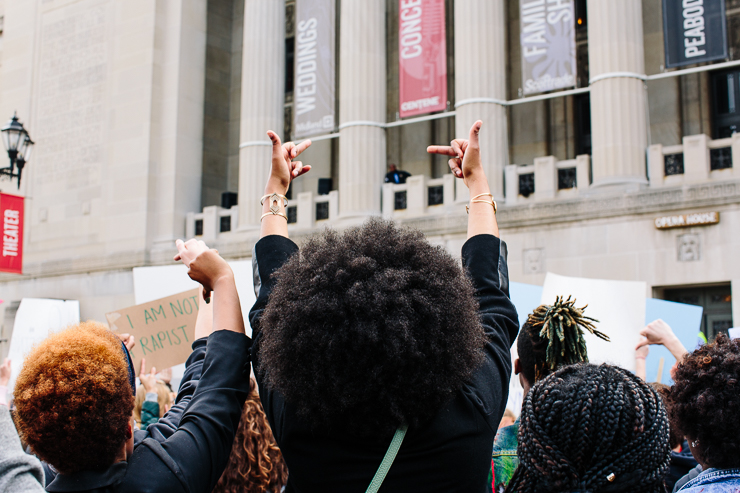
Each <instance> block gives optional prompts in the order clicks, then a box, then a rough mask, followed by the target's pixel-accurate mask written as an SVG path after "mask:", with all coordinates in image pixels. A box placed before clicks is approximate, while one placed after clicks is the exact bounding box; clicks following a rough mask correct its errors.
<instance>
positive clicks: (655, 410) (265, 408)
mask: <svg viewBox="0 0 740 493" xmlns="http://www.w3.org/2000/svg"><path fill="white" fill-rule="evenodd" d="M481 125H482V122H480V121H479V122H476V123H475V124H474V125H473V127H472V128H471V130H470V134H469V137H468V138H467V139H457V140H454V141H452V142H451V143H450V145H449V146H430V147H429V149H428V150H429V152H430V153H435V154H441V155H445V156H448V157H449V165H450V169H451V171H452V173H453V174H454V175H455V176H456V177H457V178H460V179H461V180H463V182H464V183H465V185H466V186H467V188H468V189H469V191H470V196H471V200H470V203H469V204H468V230H467V231H468V239H467V241H466V243H465V244H464V245H463V247H462V266H460V264H459V261H456V260H455V259H454V258H453V257H452V256H451V255H450V254H449V253H447V252H446V251H445V250H444V249H443V248H441V247H438V246H433V245H431V244H430V243H429V242H428V241H427V240H426V239H425V238H424V236H423V235H422V234H421V233H420V232H417V231H413V230H409V229H404V228H400V227H398V226H397V225H395V224H394V223H392V222H390V221H384V220H380V219H371V220H369V221H367V222H366V223H365V224H363V225H361V226H359V227H355V228H351V229H348V230H347V231H345V232H343V233H338V232H335V231H331V230H327V231H325V232H323V233H321V234H318V235H316V236H314V237H312V238H310V239H308V240H307V241H306V242H305V243H304V244H303V245H302V246H301V247H300V248H299V247H298V245H296V244H295V243H294V242H293V241H291V240H290V239H289V238H288V226H287V217H286V210H285V209H286V206H287V199H286V198H285V194H286V192H287V190H288V187H289V186H290V183H291V181H292V180H293V179H295V178H297V177H298V176H300V175H302V174H304V173H306V172H308V171H309V170H310V166H309V165H304V164H303V163H302V162H300V161H298V160H297V159H296V158H298V157H299V155H300V154H301V153H302V152H303V151H304V150H305V149H306V148H308V146H309V145H310V141H307V142H304V143H301V144H298V145H295V144H293V143H287V144H282V143H281V141H280V139H279V137H278V136H277V135H276V134H275V133H274V132H268V135H269V137H270V139H271V141H272V143H273V153H272V162H271V172H270V176H269V179H268V182H267V184H266V188H265V195H264V197H263V198H262V201H261V202H262V206H263V215H262V219H261V230H260V240H259V241H258V242H257V243H256V245H255V247H254V256H253V265H254V273H255V286H256V289H257V292H258V296H257V301H256V303H255V304H254V306H253V307H252V308H251V310H250V313H249V320H248V322H249V324H250V326H251V329H252V336H251V338H250V337H247V336H246V335H245V321H244V319H243V318H242V314H241V307H240V302H239V297H238V294H237V290H236V285H235V282H234V275H233V273H232V271H231V269H230V267H229V265H228V264H227V263H226V262H225V261H224V260H223V259H222V258H221V257H220V256H219V254H218V252H216V251H215V250H213V249H209V248H208V247H207V246H206V245H205V244H204V243H203V242H202V241H196V240H189V241H187V242H182V241H179V240H178V242H177V245H176V246H177V250H178V251H177V254H176V255H175V260H176V261H182V262H183V263H184V264H185V265H186V266H187V267H188V273H189V275H190V277H191V278H192V279H193V280H195V281H197V282H198V283H200V284H201V286H202V298H203V301H204V302H203V303H201V304H200V310H199V312H198V319H197V323H196V327H195V341H194V342H193V344H192V353H191V354H190V356H189V358H188V360H187V362H186V365H185V373H184V376H183V379H182V382H181V383H180V385H179V388H178V389H177V392H176V393H174V392H172V389H170V388H168V386H167V383H168V378H167V377H166V375H165V376H163V375H162V374H159V375H157V373H156V369H151V370H150V371H148V372H147V371H146V368H145V363H144V362H142V366H141V368H140V371H139V382H140V386H139V387H138V388H137V386H136V376H135V369H134V367H133V362H132V360H131V357H130V354H129V351H130V349H131V348H132V347H133V344H135V341H134V340H133V338H131V337H129V336H128V335H120V336H119V335H116V334H114V333H113V332H111V331H109V330H108V328H107V327H106V326H104V325H101V324H98V323H95V322H84V323H80V324H77V325H75V326H73V327H70V328H68V329H66V330H63V331H61V332H58V333H56V334H53V335H51V336H50V337H49V338H47V339H46V340H44V341H43V342H41V343H40V344H38V345H37V346H35V347H34V349H33V350H32V351H31V352H30V353H29V354H28V355H27V356H26V358H25V360H24V363H23V367H22V369H21V372H20V374H19V375H18V378H17V380H16V384H15V387H14V389H13V396H14V403H13V407H14V409H13V414H12V417H11V414H10V410H9V407H8V403H7V402H5V401H2V400H0V440H2V442H1V445H0V491H12V492H36V491H39V492H41V491H49V492H57V491H59V492H61V491H65V492H101V493H102V492H134V491H136V492H143V491H151V492H154V491H167V492H178V491H181V492H190V493H195V492H203V493H207V492H212V491H214V492H237V491H238V492H243V491H246V492H255V493H256V492H269V493H278V492H281V491H286V492H296V493H297V492H343V493H344V492H363V491H367V492H378V491H386V492H395V491H399V492H400V491H402V492H409V491H420V492H479V493H482V492H485V491H493V492H495V493H500V492H556V493H559V492H562V493H573V492H584V493H585V492H591V493H602V492H603V493H611V492H637V493H639V492H664V491H681V492H682V493H687V492H688V493H698V492H730V491H738V490H740V440H738V439H737V438H738V435H736V433H738V424H737V423H738V416H740V414H739V413H740V392H738V390H739V388H738V386H739V384H738V382H739V381H740V341H736V340H730V339H729V338H728V337H726V336H724V335H720V336H718V337H717V339H716V341H714V342H712V343H710V344H706V345H704V346H701V347H699V348H698V349H695V350H694V351H692V352H688V351H686V350H685V349H684V348H683V347H682V346H681V345H680V342H678V343H677V341H678V339H677V338H675V336H674V335H673V333H672V331H671V329H670V327H668V326H667V324H665V323H664V322H662V321H656V322H655V323H653V324H650V325H648V326H647V327H646V328H645V329H644V330H643V336H644V340H643V341H642V342H640V344H639V346H638V348H637V349H636V355H635V358H636V362H638V363H639V362H640V361H641V360H642V361H643V362H644V358H645V356H646V351H647V350H648V349H647V348H648V346H649V345H650V344H663V345H665V346H666V347H667V348H668V349H669V350H671V352H673V354H675V355H676V357H677V364H676V365H675V366H674V368H673V369H672V377H673V380H674V384H673V385H672V386H671V387H667V386H660V385H657V384H649V383H647V382H646V381H645V375H644V365H643V366H642V367H640V365H639V364H638V365H637V367H638V374H633V373H631V372H629V371H626V370H624V369H622V368H619V367H616V366H612V365H608V364H601V365H595V364H591V363H589V362H588V354H587V347H586V342H585V338H584V334H585V333H591V334H593V335H594V336H596V337H600V338H602V339H604V340H608V339H609V336H608V334H604V333H602V332H601V331H599V330H598V321H596V320H594V319H592V318H590V317H588V316H587V315H586V314H585V310H584V309H583V308H578V306H577V305H576V300H574V299H571V298H566V297H558V298H557V299H556V300H555V301H554V303H553V304H552V305H543V306H540V307H538V308H537V309H536V310H534V311H533V313H531V314H530V315H529V316H528V318H527V321H526V323H525V324H524V325H523V327H522V328H521V330H519V324H518V317H517V312H516V309H515V307H514V305H513V304H512V302H511V300H510V299H509V293H508V269H507V259H506V248H505V245H504V243H503V242H502V241H501V240H500V239H499V231H498V225H497V222H496V207H497V206H496V202H495V201H494V200H493V196H492V195H491V191H490V188H489V185H488V180H487V178H486V176H485V173H484V171H483V166H482V163H481V155H480V144H479V141H478V133H479V131H480V128H481ZM515 340H516V341H517V343H516V344H517V354H518V357H517V358H516V359H515V360H514V361H513V362H512V359H511V353H510V350H511V346H512V344H513V343H514V341H515ZM640 368H642V369H643V371H642V374H640V371H639V370H640ZM9 371H10V367H9V365H8V364H5V365H3V366H0V398H2V397H3V396H5V386H6V385H7V381H8V378H9ZM512 371H513V372H514V373H516V374H517V375H518V378H519V381H520V383H521V384H522V387H523V388H524V392H525V397H524V402H523V405H522V409H521V414H520V416H519V418H516V415H515V413H514V412H512V411H511V410H508V411H507V410H506V408H505V404H506V401H507V396H508V391H509V381H510V378H511V374H512ZM502 418H503V419H502Z"/></svg>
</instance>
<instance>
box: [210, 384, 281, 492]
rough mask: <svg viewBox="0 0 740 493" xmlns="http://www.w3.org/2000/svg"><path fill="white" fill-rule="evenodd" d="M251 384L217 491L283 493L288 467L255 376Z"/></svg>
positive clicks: (215, 489)
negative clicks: (258, 391) (268, 419)
mask: <svg viewBox="0 0 740 493" xmlns="http://www.w3.org/2000/svg"><path fill="white" fill-rule="evenodd" d="M249 385H250V387H251V390H250V392H249V397H247V402H245V403H244V411H243V413H242V420H241V422H239V429H238V430H237V432H236V439H235V440H234V446H233V447H232V448H231V456H230V457H229V464H228V465H227V466H226V470H225V471H224V473H223V474H222V475H221V479H219V480H218V484H217V485H216V487H215V488H214V489H213V493H280V491H282V489H283V486H285V485H286V484H287V483H288V467H287V466H286V465H285V461H284V460H283V454H282V453H281V452H280V449H279V448H278V446H277V443H275V437H274V436H273V434H272V429H271V428H270V424H269V423H268V422H267V416H265V411H264V409H263V408H262V402H260V395H259V394H258V393H257V382H256V381H255V380H254V379H251V381H250V383H249Z"/></svg>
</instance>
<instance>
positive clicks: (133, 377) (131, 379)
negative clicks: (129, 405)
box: [121, 341, 136, 397]
mask: <svg viewBox="0 0 740 493" xmlns="http://www.w3.org/2000/svg"><path fill="white" fill-rule="evenodd" d="M121 346H123V354H125V355H126V363H128V383H130V384H131V390H132V391H133V393H134V397H136V372H135V371H134V362H133V361H132V360H131V354H130V353H129V352H128V348H127V347H126V345H125V344H124V343H123V341H121Z"/></svg>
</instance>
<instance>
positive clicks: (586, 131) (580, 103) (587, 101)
mask: <svg viewBox="0 0 740 493" xmlns="http://www.w3.org/2000/svg"><path fill="white" fill-rule="evenodd" d="M573 104H574V106H575V108H574V110H575V111H574V112H575V120H576V121H575V126H576V138H575V140H576V156H580V155H582V154H588V155H591V98H590V97H589V95H588V94H579V95H578V96H574V97H573Z"/></svg>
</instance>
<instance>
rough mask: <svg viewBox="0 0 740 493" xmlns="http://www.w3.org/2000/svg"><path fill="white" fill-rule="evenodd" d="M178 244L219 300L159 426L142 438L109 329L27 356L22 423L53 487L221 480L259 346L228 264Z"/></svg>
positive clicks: (122, 359)
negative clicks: (253, 349) (247, 329)
mask: <svg viewBox="0 0 740 493" xmlns="http://www.w3.org/2000/svg"><path fill="white" fill-rule="evenodd" d="M177 247H178V254H177V255H176V256H175V260H182V261H183V263H184V264H185V265H186V266H188V268H189V270H188V274H189V275H190V277H191V278H193V279H194V280H196V281H198V282H200V283H201V284H202V285H203V286H204V287H205V293H206V294H204V297H205V298H206V301H207V302H208V301H209V300H210V293H211V292H213V293H214V296H213V300H214V302H213V304H210V305H208V303H206V304H205V306H204V304H203V303H201V304H200V309H199V316H198V322H197V323H196V327H195V339H196V340H195V342H194V343H193V352H192V354H191V355H190V357H189V358H188V361H187V363H186V370H185V374H184V376H183V380H182V384H181V386H180V390H179V393H178V396H177V399H176V402H175V405H174V406H173V407H172V409H170V411H169V412H168V413H167V414H166V415H165V416H163V417H162V419H160V420H159V422H158V423H156V424H153V425H151V426H149V427H148V428H147V430H146V431H136V432H134V429H133V428H134V423H133V415H132V412H133V408H134V391H133V388H134V370H133V367H132V366H133V365H132V362H131V358H130V355H129V354H128V349H127V348H126V346H125V345H124V343H123V342H122V341H121V340H119V338H118V337H117V336H116V335H114V334H113V333H112V332H110V331H109V330H108V329H107V328H106V327H105V326H103V325H101V324H98V323H95V322H85V323H81V324H77V325H75V326H73V327H71V328H68V329H66V330H64V331H61V332H59V333H57V334H54V335H52V336H50V337H48V338H47V339H46V340H44V341H43V342H41V343H40V344H39V345H38V346H36V347H35V348H34V349H33V350H32V351H31V353H30V354H29V355H28V357H27V358H26V360H25V362H24V365H23V369H22V370H21V373H20V374H19V376H18V379H17V381H16V386H15V392H14V394H15V403H16V423H17V427H18V431H19V434H20V436H21V438H22V439H23V440H24V441H25V442H26V443H27V444H28V445H30V447H31V449H32V450H33V452H34V453H35V454H36V455H38V456H39V458H41V459H42V460H43V461H44V462H46V464H47V466H46V467H45V473H46V478H47V491H50V492H51V491H75V492H96V493H97V492H128V491H167V492H183V493H184V492H193V493H194V492H208V491H211V489H212V488H213V487H214V486H215V484H216V482H217V481H218V479H219V477H220V476H221V473H222V472H223V469H224V467H225V466H226V463H227V461H228V458H229V452H230V451H231V445H232V442H233V440H234V436H235V435H236V430H237V427H238V424H239V419H240V417H241V411H242V406H243V405H244V401H245V400H246V398H247V395H248V393H249V380H248V375H249V373H248V372H249V349H250V345H251V341H250V340H249V338H248V337H247V336H246V335H245V334H244V320H243V318H242V314H241V308H240V305H239V297H238V294H237V292H236V285H235V283H234V275H233V272H232V271H231V268H230V267H229V265H228V264H227V263H226V262H225V261H224V260H223V259H222V258H221V257H220V256H219V255H218V254H217V253H216V252H215V250H210V249H208V247H206V245H205V244H204V243H203V242H196V241H195V240H190V241H189V242H187V243H183V242H182V241H180V240H178V242H177ZM214 305H215V307H214ZM213 308H215V310H213ZM214 327H215V329H217V330H214ZM245 372H246V373H245ZM245 375H246V377H247V378H245Z"/></svg>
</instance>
